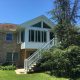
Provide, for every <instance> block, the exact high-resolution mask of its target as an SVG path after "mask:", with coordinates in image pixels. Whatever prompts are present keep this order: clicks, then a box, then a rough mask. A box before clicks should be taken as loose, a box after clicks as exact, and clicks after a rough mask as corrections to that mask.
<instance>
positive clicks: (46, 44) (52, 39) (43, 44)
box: [27, 38, 54, 60]
mask: <svg viewBox="0 0 80 80" xmlns="http://www.w3.org/2000/svg"><path fill="white" fill-rule="evenodd" d="M53 40H54V38H53V39H52V40H50V41H49V42H48V43H47V44H46V45H45V46H43V45H44V44H43V45H42V47H41V48H40V49H38V50H37V51H36V52H34V53H33V54H32V55H31V56H30V57H29V58H27V60H29V59H30V58H31V57H32V56H33V55H36V53H37V52H38V51H40V50H41V49H43V48H44V47H46V46H47V45H48V44H49V43H50V42H51V41H53Z"/></svg>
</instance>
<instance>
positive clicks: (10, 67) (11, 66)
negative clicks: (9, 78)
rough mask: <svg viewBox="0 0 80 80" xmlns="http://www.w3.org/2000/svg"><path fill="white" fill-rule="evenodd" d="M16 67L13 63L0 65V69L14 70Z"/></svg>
mask: <svg viewBox="0 0 80 80" xmlns="http://www.w3.org/2000/svg"><path fill="white" fill-rule="evenodd" d="M15 69H16V67H15V66H13V65H8V66H0V70H15Z"/></svg>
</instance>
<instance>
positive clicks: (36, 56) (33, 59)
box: [24, 38, 57, 73]
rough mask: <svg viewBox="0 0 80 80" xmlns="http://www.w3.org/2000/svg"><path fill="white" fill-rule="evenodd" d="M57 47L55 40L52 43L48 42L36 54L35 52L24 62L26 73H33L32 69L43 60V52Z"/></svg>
mask: <svg viewBox="0 0 80 80" xmlns="http://www.w3.org/2000/svg"><path fill="white" fill-rule="evenodd" d="M56 45H57V39H56V38H53V39H52V40H51V41H49V42H47V43H46V44H45V45H42V47H41V48H40V49H38V50H37V51H36V52H34V53H33V54H32V55H31V56H30V57H29V58H27V59H25V60H24V70H25V73H28V72H30V71H33V69H32V68H33V67H35V66H36V64H37V63H38V61H39V60H40V59H41V56H42V55H41V53H42V51H45V50H49V49H51V48H52V47H53V46H56Z"/></svg>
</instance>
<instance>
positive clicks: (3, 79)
mask: <svg viewBox="0 0 80 80" xmlns="http://www.w3.org/2000/svg"><path fill="white" fill-rule="evenodd" d="M0 80H67V79H65V78H56V77H54V76H53V77H52V76H49V75H47V74H45V73H33V74H20V75H17V74H16V73H15V72H14V71H2V70H0Z"/></svg>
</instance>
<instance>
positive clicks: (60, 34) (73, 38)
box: [50, 0, 80, 48]
mask: <svg viewBox="0 0 80 80" xmlns="http://www.w3.org/2000/svg"><path fill="white" fill-rule="evenodd" d="M72 2H73V1H72ZM78 7H79V0H74V4H73V5H72V4H71V0H54V9H53V10H51V11H50V14H51V15H52V19H53V20H56V22H57V25H56V26H55V28H54V31H53V32H54V33H55V35H57V38H58V40H59V41H60V43H61V45H62V46H63V47H64V48H66V47H68V46H70V45H71V44H75V45H78V44H79V43H80V42H79V41H80V38H79V36H80V35H78V33H77V28H76V27H74V26H75V25H74V24H75V22H76V19H77V18H79V17H80V16H78V11H79V8H78ZM78 39H79V40H78ZM77 41H78V42H77ZM79 45H80V44H79Z"/></svg>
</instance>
